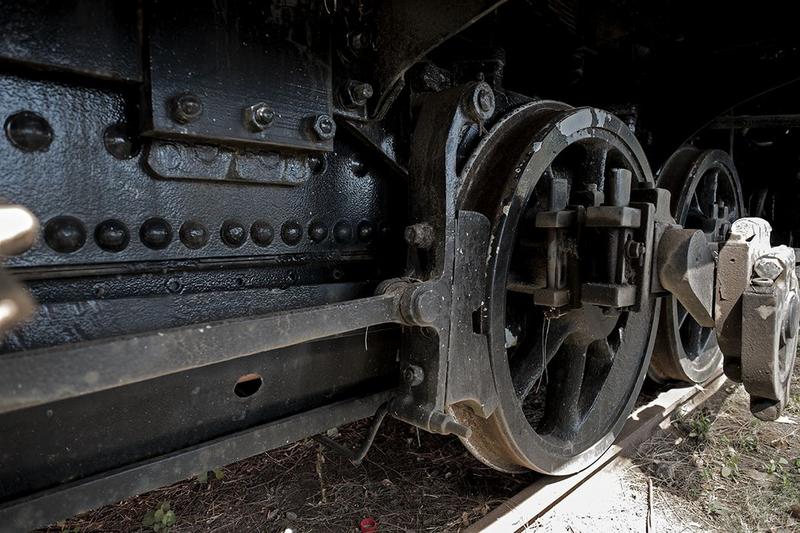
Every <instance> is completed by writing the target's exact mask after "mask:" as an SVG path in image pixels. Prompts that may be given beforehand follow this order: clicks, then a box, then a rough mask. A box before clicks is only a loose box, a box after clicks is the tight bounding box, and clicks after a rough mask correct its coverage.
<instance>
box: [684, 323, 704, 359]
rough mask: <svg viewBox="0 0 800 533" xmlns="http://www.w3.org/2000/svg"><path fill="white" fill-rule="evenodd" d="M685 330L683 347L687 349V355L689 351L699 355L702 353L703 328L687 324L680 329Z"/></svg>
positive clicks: (694, 324)
mask: <svg viewBox="0 0 800 533" xmlns="http://www.w3.org/2000/svg"><path fill="white" fill-rule="evenodd" d="M681 329H682V330H685V332H686V333H685V334H686V336H685V337H684V338H685V339H686V340H685V343H684V344H685V346H686V347H687V348H688V349H687V350H686V352H687V353H689V352H690V351H691V352H693V353H699V352H702V351H703V344H704V343H703V328H702V327H701V326H699V325H698V324H697V323H695V322H690V323H687V324H686V325H685V326H684V327H682V328H681Z"/></svg>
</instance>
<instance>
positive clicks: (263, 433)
mask: <svg viewBox="0 0 800 533" xmlns="http://www.w3.org/2000/svg"><path fill="white" fill-rule="evenodd" d="M361 392H362V394H361V395H358V396H356V397H354V398H353V399H349V400H342V401H339V402H331V403H326V404H325V405H322V406H320V407H317V408H314V409H312V410H310V411H306V412H302V413H299V414H295V415H292V416H288V417H283V418H281V419H279V420H276V421H273V422H268V423H264V424H259V425H255V426H252V427H243V429H241V430H239V431H237V432H235V433H233V434H229V435H225V436H221V437H218V438H215V439H212V440H210V441H207V442H202V443H199V444H196V445H193V446H190V447H188V448H186V449H183V450H180V451H176V452H175V453H171V454H167V455H164V456H159V457H155V458H148V459H144V460H142V461H139V462H136V463H133V464H130V465H127V466H126V467H124V468H120V469H118V470H115V471H113V472H106V473H103V474H98V475H95V476H91V477H88V478H84V479H78V480H76V481H72V482H71V483H67V484H64V485H62V486H60V487H56V488H53V489H50V490H45V491H42V492H40V493H38V494H35V495H32V496H29V497H23V498H20V499H18V500H14V501H11V502H7V503H4V504H2V505H0V520H2V522H3V527H4V529H5V530H8V531H27V530H29V529H30V528H31V527H32V526H34V525H44V524H48V523H52V522H54V521H56V520H58V519H60V518H63V517H65V516H69V515H72V514H75V513H78V512H81V511H85V510H89V509H91V508H93V507H97V506H98V505H101V504H104V503H107V502H111V501H118V500H121V499H122V498H125V497H126V496H128V495H130V494H138V493H142V492H145V491H147V490H151V489H154V488H156V487H160V486H163V485H167V484H170V483H174V482H176V481H179V480H181V479H184V478H186V477H188V476H191V475H194V474H196V473H198V472H202V471H208V470H211V469H213V468H216V467H218V466H220V465H222V464H228V463H231V462H234V461H238V460H241V459H244V458H246V457H250V456H252V455H255V454H257V453H260V452H261V451H263V450H264V449H269V448H275V447H278V446H280V445H282V444H285V443H287V442H291V441H295V440H298V439H301V438H303V437H304V436H306V435H308V434H309V433H318V432H321V431H324V430H326V429H327V428H330V427H333V426H337V425H339V424H344V423H347V422H351V421H354V420H358V419H360V418H365V417H367V416H369V415H371V414H372V413H374V412H375V410H376V409H377V408H378V407H379V406H380V405H381V403H383V402H385V401H386V399H387V398H388V397H389V395H388V394H387V393H377V394H372V395H364V393H365V392H367V391H361ZM137 407H138V406H137ZM245 411H246V408H245V407H244V406H241V405H240V406H239V412H245ZM169 422H170V421H169V420H164V421H163V423H164V425H169ZM82 444H85V441H83V440H82V441H81V442H79V443H78V447H80V446H81V445H82ZM4 479H5V478H4Z"/></svg>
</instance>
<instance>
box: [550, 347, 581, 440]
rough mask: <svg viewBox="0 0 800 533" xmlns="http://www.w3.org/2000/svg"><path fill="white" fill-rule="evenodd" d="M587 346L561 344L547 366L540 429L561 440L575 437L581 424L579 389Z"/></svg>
mask: <svg viewBox="0 0 800 533" xmlns="http://www.w3.org/2000/svg"><path fill="white" fill-rule="evenodd" d="M586 351H587V346H585V345H576V344H564V345H563V346H562V347H561V349H560V350H559V353H558V356H557V358H556V359H554V360H553V364H552V365H551V366H552V367H553V368H552V370H551V374H552V375H551V376H550V383H549V384H548V386H547V400H546V402H545V409H546V414H545V419H544V420H543V424H544V426H545V427H546V428H547V429H548V430H550V431H558V432H560V433H562V434H563V435H565V436H570V435H575V434H577V433H578V430H579V428H580V424H581V418H582V413H581V408H580V403H581V402H580V399H581V389H582V388H583V387H582V385H583V378H584V374H585V370H586Z"/></svg>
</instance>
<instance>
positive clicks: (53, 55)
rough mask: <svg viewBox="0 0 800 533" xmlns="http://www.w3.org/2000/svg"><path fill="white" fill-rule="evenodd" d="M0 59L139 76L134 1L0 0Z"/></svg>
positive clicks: (98, 74)
mask: <svg viewBox="0 0 800 533" xmlns="http://www.w3.org/2000/svg"><path fill="white" fill-rule="evenodd" d="M2 12H3V16H2V17H0V58H2V59H4V60H9V61H14V62H19V63H22V64H24V65H27V66H32V67H36V68H45V69H56V70H63V71H67V72H72V73H78V74H81V75H87V76H92V77H98V78H104V79H109V80H120V81H127V82H138V81H141V80H142V57H141V54H140V41H141V37H140V34H139V31H140V19H139V7H138V4H137V2H119V1H116V0H96V1H92V2H62V1H61V0H42V1H37V2H3V3H2Z"/></svg>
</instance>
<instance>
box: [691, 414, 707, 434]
mask: <svg viewBox="0 0 800 533" xmlns="http://www.w3.org/2000/svg"><path fill="white" fill-rule="evenodd" d="M710 430H711V418H709V416H708V415H707V414H706V413H699V414H697V415H696V416H694V417H692V418H691V419H690V420H689V437H691V438H695V439H697V440H701V441H705V440H708V432H709V431H710Z"/></svg>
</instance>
